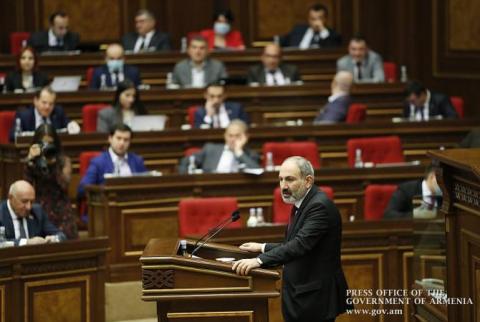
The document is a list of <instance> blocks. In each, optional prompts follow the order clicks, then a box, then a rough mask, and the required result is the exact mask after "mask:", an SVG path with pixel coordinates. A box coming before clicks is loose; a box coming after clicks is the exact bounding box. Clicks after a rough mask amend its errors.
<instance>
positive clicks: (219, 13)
mask: <svg viewBox="0 0 480 322" xmlns="http://www.w3.org/2000/svg"><path fill="white" fill-rule="evenodd" d="M220 16H224V17H225V19H227V21H228V23H232V22H234V21H235V16H234V15H233V12H232V10H230V9H225V10H217V11H215V13H214V14H213V17H212V18H213V19H212V20H213V22H215V21H217V19H218V17H220Z"/></svg>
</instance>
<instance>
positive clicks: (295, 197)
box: [282, 185, 308, 205]
mask: <svg viewBox="0 0 480 322" xmlns="http://www.w3.org/2000/svg"><path fill="white" fill-rule="evenodd" d="M307 190H308V189H307V187H306V186H305V185H302V186H300V188H298V190H297V191H291V190H290V189H282V199H283V202H285V203H288V204H292V205H293V204H294V203H296V202H297V201H299V200H301V199H302V198H303V197H304V196H305V193H307Z"/></svg>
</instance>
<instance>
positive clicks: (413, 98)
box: [403, 81, 458, 121]
mask: <svg viewBox="0 0 480 322" xmlns="http://www.w3.org/2000/svg"><path fill="white" fill-rule="evenodd" d="M405 95H406V97H407V99H406V101H405V104H404V107H403V117H407V118H409V119H410V120H415V121H428V120H429V119H431V118H447V119H455V118H458V114H457V111H456V110H455V107H453V105H452V102H451V101H450V98H449V97H448V96H447V95H445V94H442V93H435V92H431V91H429V90H428V89H427V88H426V87H425V86H424V85H423V84H422V83H420V82H418V81H411V82H409V83H408V84H407V87H406V88H405Z"/></svg>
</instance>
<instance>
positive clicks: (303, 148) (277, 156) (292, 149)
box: [262, 141, 320, 169]
mask: <svg viewBox="0 0 480 322" xmlns="http://www.w3.org/2000/svg"><path fill="white" fill-rule="evenodd" d="M267 152H272V156H273V164H274V165H280V164H282V162H283V160H285V159H286V158H288V157H291V156H294V155H298V156H301V157H304V158H305V159H307V160H308V161H310V162H311V163H312V166H313V167H314V168H315V169H318V168H320V157H319V156H318V146H317V143H315V142H312V141H303V142H266V143H264V144H263V148H262V153H263V163H264V164H265V160H266V159H267V158H266V155H267Z"/></svg>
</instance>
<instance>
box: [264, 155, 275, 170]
mask: <svg viewBox="0 0 480 322" xmlns="http://www.w3.org/2000/svg"><path fill="white" fill-rule="evenodd" d="M266 157H267V160H266V161H265V170H267V171H274V170H275V165H274V164H273V153H272V152H267V155H266Z"/></svg>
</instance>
